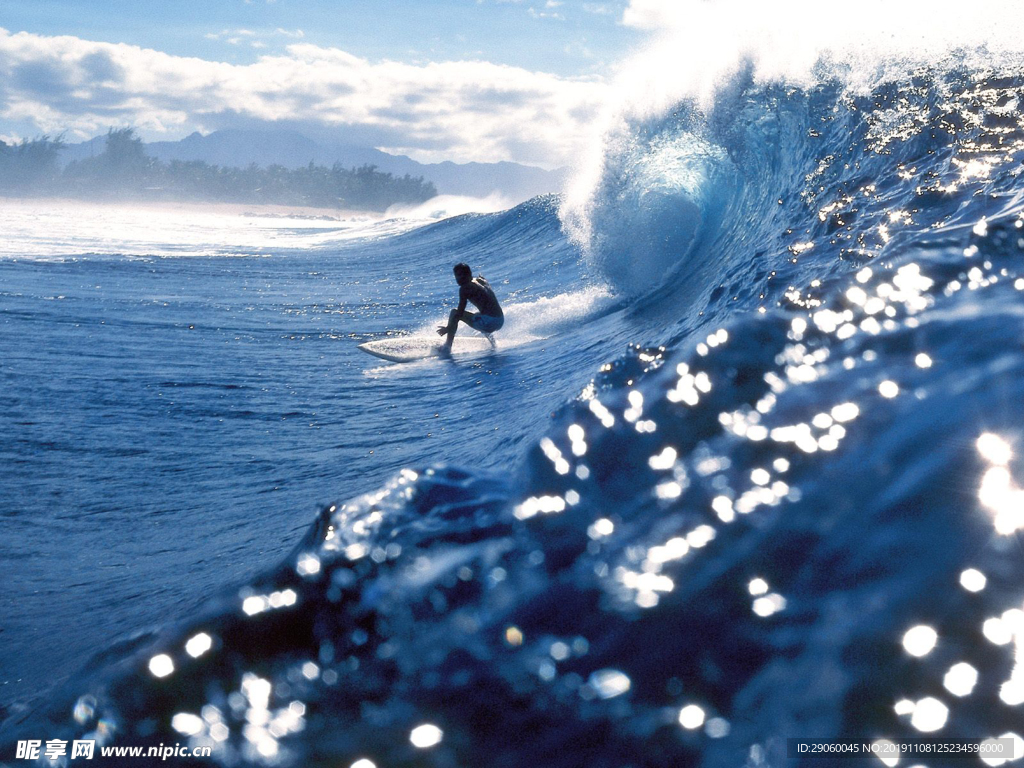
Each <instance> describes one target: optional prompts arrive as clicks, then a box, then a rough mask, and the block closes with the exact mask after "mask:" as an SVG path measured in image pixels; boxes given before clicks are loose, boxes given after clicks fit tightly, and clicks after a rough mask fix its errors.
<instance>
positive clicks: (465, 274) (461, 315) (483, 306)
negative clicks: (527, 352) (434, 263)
mask: <svg viewBox="0 0 1024 768" xmlns="http://www.w3.org/2000/svg"><path fill="white" fill-rule="evenodd" d="M452 272H454V273H455V282H457V283H458V284H459V307H458V309H453V310H452V311H451V314H449V315H448V325H439V326H437V335H438V336H447V337H448V338H447V339H445V342H444V345H443V346H442V349H444V350H445V351H447V352H450V351H451V349H452V342H453V341H455V331H456V329H457V328H458V327H459V321H460V320H461V321H462V322H464V323H465V324H466V325H468V326H469V327H470V328H472V329H473V330H476V331H480V333H482V334H484V335H486V336H487V338H488V339H489V340H490V342H491V345H492V346H493V345H494V339H493V338H492V337H491V334H492V333H494V332H495V331H497V330H498V329H500V328H501V326H502V325H504V324H505V315H504V313H503V312H502V311H501V305H500V304H499V303H498V297H497V296H495V295H494V291H493V290H492V288H491V286H490V285H489V284H488V283H487V281H486V280H484V279H483V278H482V277H480V276H479V275H477V276H476V277H473V270H471V269H470V268H469V265H468V264H465V263H461V262H460V263H459V264H456V265H455V266H454V267H452ZM467 302H471V303H472V304H473V306H475V307H476V308H477V309H479V310H480V311H479V312H470V311H467V310H466V303H467Z"/></svg>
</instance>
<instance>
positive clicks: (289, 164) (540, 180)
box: [62, 129, 566, 202]
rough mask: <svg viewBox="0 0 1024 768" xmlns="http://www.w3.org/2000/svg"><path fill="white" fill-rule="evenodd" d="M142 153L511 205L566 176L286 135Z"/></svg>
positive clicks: (74, 149)
mask: <svg viewBox="0 0 1024 768" xmlns="http://www.w3.org/2000/svg"><path fill="white" fill-rule="evenodd" d="M105 142H106V136H97V137H96V138H94V139H90V140H89V141H86V142H82V143H81V144H69V145H68V146H67V148H66V149H65V150H64V152H63V153H62V155H63V156H62V160H63V161H64V162H71V161H72V160H82V159H84V158H87V157H92V156H94V155H99V154H101V153H102V152H103V148H104V145H105ZM145 151H146V154H148V155H151V156H152V157H155V158H157V159H158V160H162V161H164V162H168V161H170V160H183V161H187V160H202V161H204V162H207V163H209V164H211V165H221V166H228V167H237V168H244V167H246V166H248V165H250V164H252V163H256V165H259V166H263V167H267V166H270V165H283V166H284V167H286V168H298V167H301V166H304V165H309V163H310V162H312V163H314V164H315V165H326V166H332V165H334V163H336V162H337V163H341V165H342V166H344V167H346V168H350V167H353V166H361V165H375V166H377V169H378V170H380V171H384V172H387V173H392V174H394V175H396V176H404V175H405V174H409V175H410V176H422V177H424V178H425V179H426V180H427V181H432V182H433V183H434V186H436V187H437V189H438V191H439V192H440V193H441V194H447V195H470V196H473V197H485V196H487V195H489V194H492V193H494V192H497V193H499V194H500V195H502V196H503V197H507V198H511V200H512V201H514V202H519V201H522V200H526V199H528V198H531V197H534V196H536V195H542V194H547V193H549V192H560V191H561V189H562V186H563V184H564V182H565V177H566V171H565V169H559V170H557V171H546V170H544V169H543V168H537V167H535V166H531V165H520V164H518V163H508V162H502V163H453V162H443V163H419V162H416V161H415V160H413V159H411V158H408V157H405V156H404V155H389V154H388V153H386V152H381V151H380V150H379V149H373V148H372V147H358V146H353V145H348V144H342V143H337V144H326V143H320V142H316V141H314V140H312V139H310V138H308V137H306V136H304V135H302V134H301V133H298V132H297V131H291V130H269V129H268V130H224V131H215V132H214V133H211V134H209V135H207V136H203V135H202V134H200V133H193V134H192V135H191V136H187V137H185V138H184V139H182V140H181V141H155V142H152V143H148V144H145Z"/></svg>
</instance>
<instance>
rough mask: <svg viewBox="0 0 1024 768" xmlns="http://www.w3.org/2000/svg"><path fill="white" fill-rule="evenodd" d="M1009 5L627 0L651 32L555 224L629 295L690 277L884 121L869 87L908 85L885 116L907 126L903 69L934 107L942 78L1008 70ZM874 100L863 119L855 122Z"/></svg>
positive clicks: (808, 190)
mask: <svg viewBox="0 0 1024 768" xmlns="http://www.w3.org/2000/svg"><path fill="white" fill-rule="evenodd" d="M929 8H930V6H929ZM1013 13H1015V11H1014V10H1013V4H1012V3H1007V2H991V1H990V2H982V3H981V4H980V5H979V7H978V8H976V9H974V10H973V11H972V13H971V14H970V15H969V16H967V17H964V16H963V15H960V14H952V13H951V14H936V13H930V12H928V9H927V8H926V7H925V5H924V4H921V3H917V2H910V3H901V4H898V5H896V6H894V5H893V4H891V3H881V2H869V3H866V4H862V5H861V6H859V7H858V10H857V12H856V13H851V14H844V15H843V17H842V18H841V19H839V18H835V19H829V18H827V17H824V18H823V17H822V14H821V9H820V7H819V6H818V4H815V3H807V2H795V3H786V4H764V3H761V4H757V3H746V2H739V1H738V0H733V1H730V2H719V3H710V2H704V1H702V0H694V1H692V2H679V3H660V2H653V1H651V2H642V1H636V0H635V1H634V2H633V3H632V4H631V6H630V9H629V10H628V11H627V18H628V19H629V20H630V21H632V23H634V24H636V25H638V26H647V27H651V28H654V29H655V30H656V36H655V38H654V40H653V41H652V42H651V43H650V44H649V45H648V46H647V47H646V48H645V49H644V50H643V52H642V53H640V54H639V55H637V56H635V57H634V58H633V59H632V60H630V61H628V62H627V63H626V64H625V65H624V66H623V67H622V68H621V71H620V73H619V75H618V77H617V80H616V82H615V84H614V86H613V87H612V89H611V98H610V99H609V102H608V105H607V108H606V111H605V114H604V117H603V119H602V120H601V121H600V122H599V127H598V130H597V135H596V137H595V139H594V141H593V142H592V145H591V147H590V150H589V152H588V153H587V155H586V156H585V157H583V158H581V159H580V161H579V162H578V164H577V168H576V172H575V174H574V176H573V178H572V180H571V181H570V183H569V185H568V188H567V192H566V195H565V198H564V201H563V203H562V206H561V217H562V220H563V224H564V226H565V228H566V232H567V233H568V234H569V236H570V237H571V238H572V239H573V241H574V242H576V243H577V244H578V245H579V246H580V247H581V248H582V249H583V251H584V253H585V254H586V256H587V257H588V259H589V260H590V262H591V264H592V265H593V267H594V269H595V273H596V274H597V275H600V276H602V277H603V278H604V279H605V280H607V281H608V283H609V284H610V286H611V287H612V288H613V289H614V290H616V291H619V292H623V293H626V294H639V293H644V292H646V291H649V290H651V289H653V288H656V287H658V286H659V285H662V284H664V283H665V282H666V280H669V281H670V280H673V279H678V278H679V276H680V275H681V274H690V273H691V272H692V270H687V269H684V267H685V265H686V264H687V263H688V262H696V263H697V264H696V265H695V266H699V265H700V263H703V262H707V261H718V260H719V259H720V258H721V255H720V254H721V251H722V250H726V251H731V250H733V249H734V248H735V247H736V246H737V245H742V244H743V241H744V239H745V240H746V241H747V242H748V243H752V242H756V241H757V237H756V236H754V234H753V233H752V231H751V230H752V229H753V230H754V231H755V232H764V233H766V234H767V233H768V232H770V231H771V228H770V227H764V226H763V224H765V223H766V220H770V219H773V218H776V216H775V212H773V211H772V206H774V205H776V204H779V205H785V204H787V203H788V202H790V201H791V200H792V199H793V198H795V197H797V196H802V197H806V196H808V195H810V196H814V195H815V190H814V189H813V182H814V181H817V180H818V179H817V178H816V177H817V176H820V175H821V173H822V169H821V168H819V167H818V164H819V162H824V163H826V164H828V163H829V162H831V161H830V160H829V158H833V159H834V158H835V156H836V155H837V154H848V153H846V152H845V151H844V150H845V149H846V148H845V147H844V146H843V145H844V144H847V143H851V144H852V145H853V146H858V147H865V146H867V145H870V144H871V143H872V141H871V132H872V131H875V132H879V131H881V132H883V133H884V132H886V131H887V128H886V126H885V125H884V122H885V120H886V115H885V114H884V111H881V110H876V109H874V108H873V106H872V104H871V101H872V99H873V98H875V97H876V96H877V95H878V94H879V93H882V92H884V91H885V90H889V91H902V90H904V89H905V90H907V91H908V93H904V94H902V96H903V97H904V98H905V99H909V100H910V101H916V102H918V103H916V104H914V105H913V106H909V102H906V101H905V103H904V104H900V103H899V98H893V99H892V103H891V105H890V111H891V112H892V113H893V114H892V115H891V116H890V117H891V118H892V119H894V120H896V122H897V123H899V122H903V123H907V122H908V121H909V122H910V124H911V126H912V125H913V121H914V115H913V112H914V110H915V109H921V108H924V109H927V108H928V107H927V105H922V104H921V103H920V102H921V98H920V96H921V88H920V83H919V82H918V84H917V86H915V84H914V81H913V75H912V74H911V73H914V72H917V73H918V76H919V77H922V76H923V77H924V79H925V80H926V81H927V82H928V83H929V84H928V85H926V86H925V87H924V92H925V94H924V96H925V98H924V100H925V101H929V100H930V101H931V102H932V106H934V101H935V100H936V99H939V98H941V97H942V94H943V93H944V92H946V91H945V89H944V87H943V80H944V78H945V76H946V75H952V76H953V77H954V78H956V77H957V73H963V74H962V75H961V77H963V78H968V77H969V75H968V74H966V73H972V72H974V73H977V72H983V71H985V70H986V69H987V68H989V67H991V66H992V63H993V61H998V62H999V65H1000V66H1002V67H1008V66H1019V65H1020V62H1021V53H1020V51H1021V48H1022V44H1021V42H1020V39H1019V36H1018V35H1016V33H1015V32H1014V31H1013V30H1012V29H1010V28H1008V25H1006V24H1005V23H1003V21H1002V20H1004V19H1006V18H1010V17H1011V16H1012V14H1013ZM894 29H896V30H899V32H898V33H893V32H892V30H894ZM964 85H966V81H964ZM951 90H952V91H956V90H957V89H956V87H955V86H954V87H953V88H952V89H951ZM890 96H891V97H896V93H891V94H890ZM883 98H886V97H885V96H884V95H883ZM850 105H855V106H856V107H857V108H858V109H860V110H862V111H861V112H860V113H859V115H858V114H851V112H850V110H849V107H850ZM873 112H874V113H875V114H874V115H873V117H874V121H873V122H872V123H870V124H869V123H866V122H865V121H864V120H862V119H860V115H871V113H873ZM880 124H881V125H880ZM922 124H928V117H924V118H923V123H922ZM919 127H920V126H919ZM892 128H893V130H891V131H889V133H890V135H891V136H895V135H897V134H898V133H899V131H900V130H901V128H899V127H898V126H892ZM906 128H907V126H903V128H902V130H905V129H906ZM901 149H903V150H905V149H906V148H905V147H902V148H901ZM823 150H824V151H823ZM857 161H858V162H859V158H858V159H857ZM808 182H811V183H808ZM787 213H789V212H787ZM779 218H785V219H787V220H791V216H786V217H779Z"/></svg>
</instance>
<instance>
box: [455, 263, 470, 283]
mask: <svg viewBox="0 0 1024 768" xmlns="http://www.w3.org/2000/svg"><path fill="white" fill-rule="evenodd" d="M452 272H454V273H455V282H457V283H458V284H459V285H465V284H466V283H468V282H469V281H470V280H472V279H473V270H471V269H470V268H469V264H467V263H465V262H464V261H460V262H459V263H458V264H456V265H455V266H454V267H452Z"/></svg>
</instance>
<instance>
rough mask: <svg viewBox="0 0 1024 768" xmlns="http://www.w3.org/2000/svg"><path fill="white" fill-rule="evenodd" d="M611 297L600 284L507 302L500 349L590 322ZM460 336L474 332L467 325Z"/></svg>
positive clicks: (433, 326) (439, 321)
mask: <svg viewBox="0 0 1024 768" xmlns="http://www.w3.org/2000/svg"><path fill="white" fill-rule="evenodd" d="M613 300H614V297H613V296H612V294H611V292H610V291H609V290H608V289H607V288H606V287H604V286H603V285H592V286H588V287H586V288H583V289H581V290H578V291H569V292H567V293H562V294H558V295H556V296H545V297H542V298H539V299H534V300H532V301H524V302H519V303H515V302H512V303H508V304H506V305H505V306H504V307H503V309H504V312H505V325H504V326H503V327H502V329H501V330H500V331H498V332H497V333H496V334H495V339H496V340H497V342H498V347H499V349H507V348H511V347H518V346H522V345H523V344H529V343H531V342H534V341H538V340H540V339H547V338H550V337H552V336H555V335H557V334H559V333H562V332H563V331H566V330H568V329H571V328H574V327H576V326H578V325H583V324H584V323H586V322H588V321H589V320H592V319H593V318H594V317H596V316H597V315H600V314H601V313H602V312H604V311H605V310H606V309H607V308H608V307H609V306H611V304H612V302H613ZM444 322H447V318H443V319H442V318H438V319H437V320H436V321H434V322H431V323H428V324H426V325H424V326H422V327H421V328H419V329H418V330H417V331H416V332H415V333H416V335H427V334H430V333H431V332H433V331H434V330H435V329H436V328H437V326H438V325H440V324H442V323H444ZM458 332H459V333H474V331H471V330H470V329H469V328H467V327H466V326H464V325H462V326H460V328H459V331H458Z"/></svg>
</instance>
